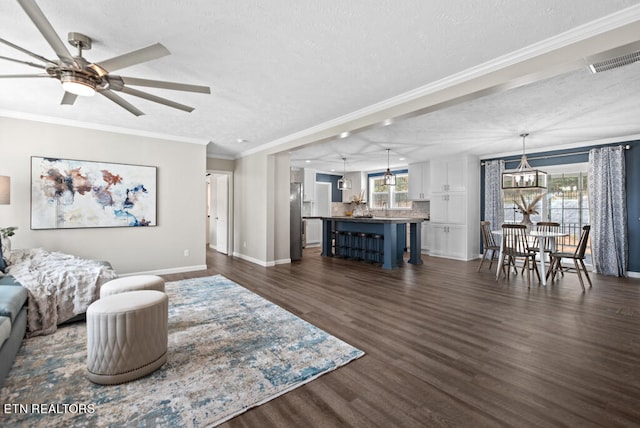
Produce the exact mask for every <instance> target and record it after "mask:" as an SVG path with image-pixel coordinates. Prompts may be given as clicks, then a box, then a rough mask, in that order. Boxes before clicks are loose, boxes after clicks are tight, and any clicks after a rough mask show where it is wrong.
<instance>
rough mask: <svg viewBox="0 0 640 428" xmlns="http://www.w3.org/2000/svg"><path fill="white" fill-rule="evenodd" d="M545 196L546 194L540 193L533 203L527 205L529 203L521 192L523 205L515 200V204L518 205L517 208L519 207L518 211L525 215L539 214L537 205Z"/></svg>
mask: <svg viewBox="0 0 640 428" xmlns="http://www.w3.org/2000/svg"><path fill="white" fill-rule="evenodd" d="M543 196H544V193H540V194H538V195H536V196H535V197H534V198H533V199H532V200H531V202H529V203H527V201H526V200H525V198H524V195H523V194H522V192H520V200H521V201H522V204H521V203H520V202H519V201H517V200H514V201H513V202H514V203H515V204H516V206H517V207H518V210H520V212H521V213H522V214H523V215H524V214H526V215H531V214H538V211H536V204H537V203H538V202H540V199H542V198H543Z"/></svg>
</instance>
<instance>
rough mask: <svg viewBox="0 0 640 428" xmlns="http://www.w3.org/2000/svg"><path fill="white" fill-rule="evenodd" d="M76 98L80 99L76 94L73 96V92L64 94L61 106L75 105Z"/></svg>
mask: <svg viewBox="0 0 640 428" xmlns="http://www.w3.org/2000/svg"><path fill="white" fill-rule="evenodd" d="M76 98H78V96H77V95H76V94H72V93H71V92H67V91H65V92H64V96H63V97H62V101H60V104H62V105H69V106H70V105H73V103H75V102H76Z"/></svg>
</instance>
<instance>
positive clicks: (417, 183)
mask: <svg viewBox="0 0 640 428" xmlns="http://www.w3.org/2000/svg"><path fill="white" fill-rule="evenodd" d="M429 167H430V165H429V162H420V163H411V164H409V192H408V193H409V199H410V200H412V201H428V200H429V197H430V193H431V186H430V182H431V173H430V171H429Z"/></svg>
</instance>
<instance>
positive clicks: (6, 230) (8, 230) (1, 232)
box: [0, 226, 18, 238]
mask: <svg viewBox="0 0 640 428" xmlns="http://www.w3.org/2000/svg"><path fill="white" fill-rule="evenodd" d="M16 229H18V228H17V227H15V226H9V227H3V228H2V229H0V236H2V237H3V238H8V237H10V236H13V235H15V230H16Z"/></svg>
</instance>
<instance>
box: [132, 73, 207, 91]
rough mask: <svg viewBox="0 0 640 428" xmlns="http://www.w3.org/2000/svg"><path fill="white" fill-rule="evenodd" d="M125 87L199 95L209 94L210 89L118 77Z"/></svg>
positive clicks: (184, 84)
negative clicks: (142, 87)
mask: <svg viewBox="0 0 640 428" xmlns="http://www.w3.org/2000/svg"><path fill="white" fill-rule="evenodd" d="M120 78H121V79H122V81H123V82H124V84H125V85H133V86H147V87H151V88H163V89H171V90H173V91H187V92H198V93H201V94H210V93H211V89H210V88H209V87H208V86H198V85H188V84H186V83H174V82H165V81H162V80H150V79H138V78H136V77H125V76H120Z"/></svg>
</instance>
